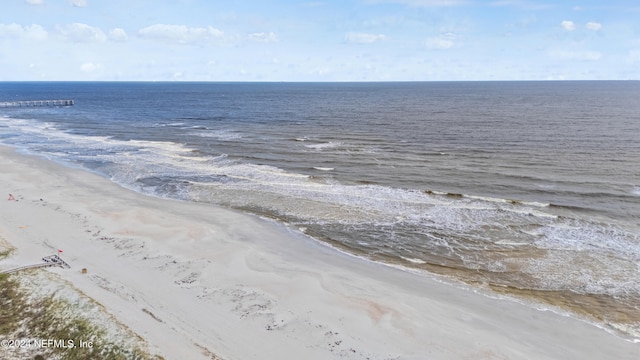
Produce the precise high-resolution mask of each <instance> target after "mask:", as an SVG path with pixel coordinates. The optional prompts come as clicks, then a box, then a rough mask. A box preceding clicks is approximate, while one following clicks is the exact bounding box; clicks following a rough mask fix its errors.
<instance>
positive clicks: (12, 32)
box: [0, 23, 49, 40]
mask: <svg viewBox="0 0 640 360" xmlns="http://www.w3.org/2000/svg"><path fill="white" fill-rule="evenodd" d="M48 36H49V34H48V33H47V31H46V30H45V29H44V28H43V27H42V26H40V25H36V24H34V25H31V26H22V25H19V24H16V23H11V24H8V25H5V24H0V38H2V37H4V38H13V39H31V40H46V39H47V37H48Z"/></svg>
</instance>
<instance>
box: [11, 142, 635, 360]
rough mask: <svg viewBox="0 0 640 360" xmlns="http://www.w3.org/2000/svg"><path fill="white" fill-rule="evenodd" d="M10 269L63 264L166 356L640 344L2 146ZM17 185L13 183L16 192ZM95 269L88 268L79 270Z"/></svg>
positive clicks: (604, 348)
mask: <svg viewBox="0 0 640 360" xmlns="http://www.w3.org/2000/svg"><path fill="white" fill-rule="evenodd" d="M0 159H2V160H3V164H4V165H3V167H4V169H5V170H3V172H2V174H0V187H2V188H3V189H4V190H5V192H6V193H12V194H13V195H14V196H16V198H17V200H18V201H16V202H12V201H7V200H6V199H0V201H4V204H3V206H2V207H0V236H2V237H3V238H4V239H5V240H6V241H8V242H9V243H10V244H12V245H13V246H14V247H15V248H16V250H15V251H14V252H13V253H12V254H11V255H10V256H9V258H6V259H4V260H2V261H0V269H7V268H10V267H13V266H14V265H15V266H20V265H25V264H28V263H33V262H34V261H35V262H37V261H38V260H39V259H40V258H41V257H42V256H44V255H48V254H49V252H51V251H55V250H56V249H62V250H64V253H63V256H64V258H65V260H67V261H68V262H69V263H71V265H72V269H70V270H63V269H51V270H46V271H51V272H54V273H56V274H58V275H59V276H60V277H61V278H63V279H65V280H67V281H68V282H69V283H71V284H73V286H74V287H76V288H77V289H79V290H81V291H82V292H83V293H85V294H87V295H88V296H90V297H91V298H93V299H94V300H95V301H97V302H98V303H100V304H102V305H103V306H104V307H105V308H106V309H107V310H108V311H109V312H110V313H111V314H112V315H113V316H114V317H115V318H117V319H118V320H119V321H120V322H122V323H124V324H125V325H127V326H128V327H129V328H130V329H132V331H134V332H135V333H137V334H138V335H140V336H141V337H142V338H143V339H144V340H145V341H146V342H147V343H148V344H149V347H150V349H151V351H152V352H156V353H157V354H159V355H162V356H165V357H166V358H193V359H197V358H211V356H212V354H216V355H217V356H219V357H222V358H224V359H288V358H291V359H293V358H302V357H304V358H308V359H327V358H333V357H336V358H337V357H341V358H347V359H365V358H370V359H395V358H398V359H422V358H425V357H428V358H433V359H458V358H465V357H472V358H483V357H484V358H492V357H493V358H509V359H528V358H538V359H555V358H559V357H564V358H586V359H589V358H591V359H600V358H604V357H608V358H619V359H627V358H628V359H635V358H636V356H637V354H638V353H640V344H638V343H632V342H630V341H627V340H624V339H622V338H620V337H617V336H614V335H611V334H610V333H609V332H608V331H605V330H604V329H601V328H598V327H596V326H595V325H591V324H588V323H586V322H585V321H583V320H579V319H576V318H573V317H567V316H563V315H559V314H557V313H554V312H551V311H541V310H536V309H534V308H531V307H528V306H525V305H523V304H520V303H518V302H516V301H513V300H504V299H499V298H490V297H488V296H485V295H481V294H478V293H476V292H474V291H470V290H465V289H461V288H459V287H457V286H453V285H447V284H442V283H440V282H439V281H437V280H434V279H432V278H431V277H429V276H421V275H416V274H413V273H411V272H407V271H402V270H398V269H394V268H393V267H391V266H388V265H383V264H378V263H375V262H372V261H367V260H363V259H358V258H357V257H355V256H351V255H347V254H343V253H341V252H340V251H338V250H335V249H332V248H331V247H329V246H325V245H324V244H321V243H316V241H314V240H311V239H309V238H307V237H306V236H303V235H302V234H297V233H295V232H293V231H291V230H290V229H288V228H286V227H285V226H284V225H280V224H277V223H273V222H270V221H267V220H264V219H260V218H257V217H255V216H250V215H245V214H241V213H238V212H234V211H232V210H226V209H221V208H215V207H212V206H210V205H205V204H197V203H188V202H180V201H175V200H167V199H159V198H152V197H149V196H145V195H142V194H139V193H136V192H133V191H131V190H126V189H124V188H122V187H120V186H118V185H116V184H114V183H112V182H110V181H109V180H107V179H104V178H102V177H100V176H98V175H96V174H93V173H90V172H88V171H85V170H81V169H77V168H67V167H64V166H63V165H60V164H57V163H54V162H52V161H49V160H45V159H41V158H38V157H35V156H28V155H21V154H18V153H16V152H15V151H14V150H13V149H11V148H7V147H0ZM3 196H6V194H5V195H3ZM81 268H87V270H88V273H87V274H81V273H80V269H81Z"/></svg>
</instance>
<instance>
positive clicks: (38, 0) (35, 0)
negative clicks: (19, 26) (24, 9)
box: [24, 0, 42, 5]
mask: <svg viewBox="0 0 640 360" xmlns="http://www.w3.org/2000/svg"><path fill="white" fill-rule="evenodd" d="M24 2H26V3H27V4H29V5H42V0H24Z"/></svg>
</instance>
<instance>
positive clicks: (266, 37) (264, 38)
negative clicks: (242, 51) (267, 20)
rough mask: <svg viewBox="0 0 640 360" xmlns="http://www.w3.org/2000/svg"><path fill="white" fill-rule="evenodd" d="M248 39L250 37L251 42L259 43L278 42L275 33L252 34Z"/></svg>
mask: <svg viewBox="0 0 640 360" xmlns="http://www.w3.org/2000/svg"><path fill="white" fill-rule="evenodd" d="M248 37H249V40H253V41H259V42H276V41H278V37H277V36H276V34H275V33H273V32H268V33H265V32H259V33H252V34H249V35H248Z"/></svg>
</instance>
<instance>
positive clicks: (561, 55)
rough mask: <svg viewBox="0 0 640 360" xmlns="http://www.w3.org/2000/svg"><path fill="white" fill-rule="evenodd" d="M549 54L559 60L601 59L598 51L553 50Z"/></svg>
mask: <svg viewBox="0 0 640 360" xmlns="http://www.w3.org/2000/svg"><path fill="white" fill-rule="evenodd" d="M550 55H551V57H553V58H556V59H560V60H577V61H598V60H600V59H602V53H601V52H599V51H570V50H555V51H552V52H551V53H550Z"/></svg>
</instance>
